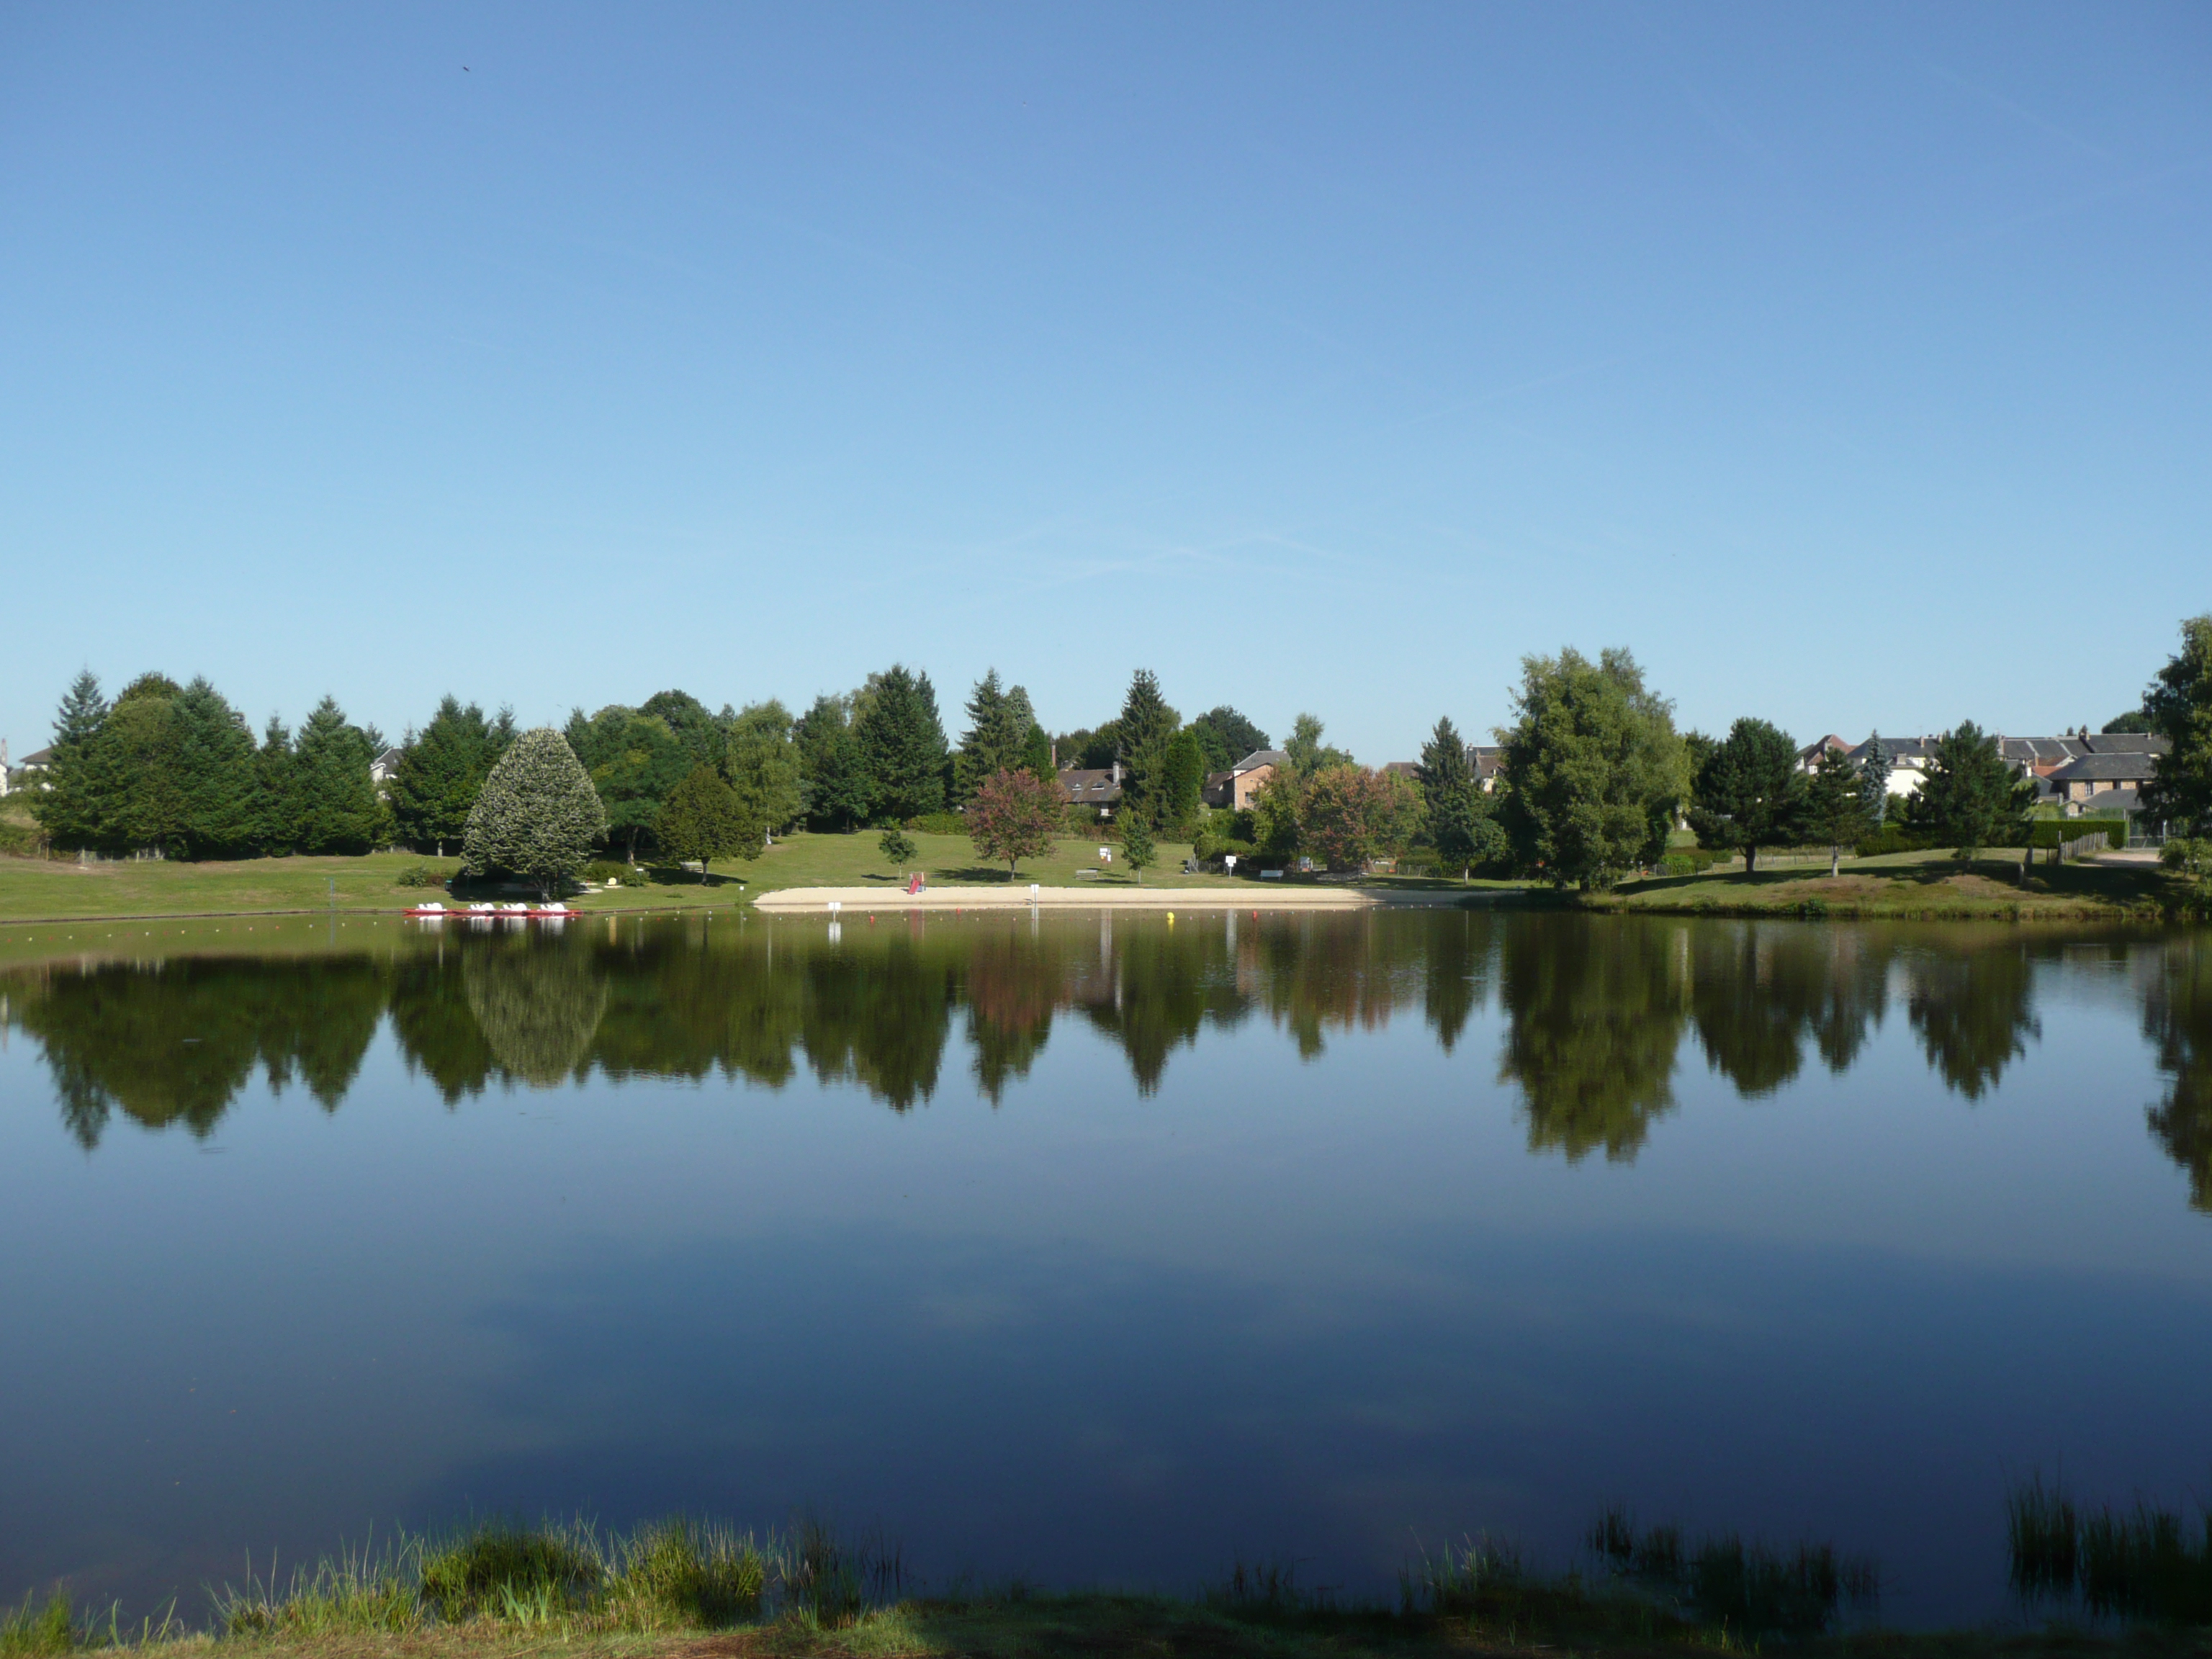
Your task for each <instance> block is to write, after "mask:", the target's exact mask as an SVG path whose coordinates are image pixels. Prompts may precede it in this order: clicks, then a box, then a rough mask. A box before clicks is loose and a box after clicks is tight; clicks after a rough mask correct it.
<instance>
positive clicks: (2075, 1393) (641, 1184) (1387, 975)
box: [0, 911, 2212, 1624]
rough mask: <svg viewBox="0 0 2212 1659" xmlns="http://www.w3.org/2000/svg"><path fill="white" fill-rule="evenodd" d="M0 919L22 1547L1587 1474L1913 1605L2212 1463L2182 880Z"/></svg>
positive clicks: (235, 1542) (1179, 1524)
mask: <svg viewBox="0 0 2212 1659" xmlns="http://www.w3.org/2000/svg"><path fill="white" fill-rule="evenodd" d="M0 935H3V936H0V951H6V952H8V953H9V955H8V956H7V957H5V958H4V960H5V961H6V962H8V963H12V964H13V965H8V966H0V1331H4V1332H5V1333H6V1338H7V1342H6V1351H7V1363H6V1364H5V1365H4V1366H0V1598H20V1597H21V1595H22V1594H23V1593H24V1592H25V1591H27V1590H29V1589H33V1587H44V1586H45V1585H46V1584H47V1583H51V1582H52V1580H54V1579H56V1578H57V1577H64V1576H66V1577H68V1579H69V1580H70V1583H72V1585H74V1586H75V1587H76V1589H78V1590H79V1591H80V1592H81V1593H82V1594H84V1595H94V1596H101V1597H105V1596H108V1595H120V1596H122V1597H124V1598H125V1607H126V1611H131V1612H143V1611H145V1610H148V1609H149V1607H155V1606H156V1605H158V1603H159V1601H162V1600H165V1599H166V1598H167V1596H169V1595H172V1594H176V1595H179V1597H180V1604H179V1605H180V1610H182V1611H184V1612H185V1613H189V1614H190V1615H191V1616H192V1617H193V1618H195V1619H198V1618H202V1617H204V1611H205V1602H204V1596H203V1594H202V1590H203V1587H204V1585H206V1584H209V1583H216V1582H220V1581H222V1580H223V1579H226V1578H228V1579H233V1580H235V1579H237V1578H239V1577H240V1576H241V1574H242V1572H243V1571H244V1568H245V1565H246V1553H247V1551H248V1550H249V1549H251V1550H252V1552H253V1553H254V1559H255V1563H256V1565H257V1569H258V1568H260V1567H264V1566H265V1565H266V1563H267V1559H268V1557H269V1555H270V1552H271V1551H272V1550H274V1551H276V1552H277V1553H278V1555H279V1559H280V1560H281V1561H283V1562H289V1561H292V1560H296V1559H301V1557H303V1556H310V1555H313V1554H314V1553H320V1552H323V1551H326V1550H329V1549H331V1548H332V1547H335V1546H337V1544H338V1543H340V1542H341V1541H344V1540H349V1539H350V1540H358V1539H360V1538H362V1536H363V1535H365V1534H368V1533H369V1532H370V1530H371V1528H374V1529H375V1531H376V1532H377V1534H380V1535H381V1534H383V1533H385V1532H386V1531H388V1530H389V1529H390V1528H392V1527H393V1526H394V1525H395V1524H397V1525H404V1526H409V1527H413V1528H420V1527H422V1526H424V1525H428V1524H434V1523H436V1522H443V1521H449V1520H453V1519H457V1518H459V1517H461V1516H465V1515H467V1514H469V1513H471V1512H474V1513H478V1514H482V1513H484V1512H486V1511H508V1512H514V1511H519V1512H521V1513H523V1514H525V1515H527V1516H537V1515H539V1514H542V1513H545V1512H554V1513H557V1514H562V1515H571V1514H578V1513H580V1514H584V1515H586V1516H596V1517H598V1518H599V1519H600V1520H602V1521H604V1522H610V1523H621V1522H629V1521H632V1520H635V1519H637V1518H640V1517H643V1516H653V1515H658V1514H664V1513H667V1512H669V1511H672V1510H696V1511H708V1512H712V1513H714V1514H716V1515H719V1516H726V1517H729V1518H732V1519H734V1520H736V1521H738V1522H741V1523H744V1524H750V1525H758V1526H772V1525H780V1524H781V1523H783V1522H786V1521H787V1520H788V1519H789V1518H790V1517H791V1516H793V1514H794V1513H795V1512H797V1511H799V1510H810V1511H811V1512H814V1513H816V1514H819V1515H823V1516H828V1517H829V1518H831V1519H833V1520H834V1521H835V1522H838V1523H839V1524H841V1525H842V1526H844V1527H846V1528H850V1529H853V1530H854V1531H864V1530H867V1529H870V1528H878V1529H880V1531H881V1532H882V1533H883V1534H884V1535H885V1536H887V1537H889V1538H890V1539H894V1540H896V1541H898V1542H899V1543H900V1544H901V1545H902V1547H903V1548H904V1551H905V1555H906V1559H907V1560H908V1564H909V1565H910V1566H912V1567H913V1568H914V1569H915V1570H916V1571H919V1572H920V1573H921V1576H922V1577H923V1578H924V1579H925V1580H927V1581H928V1582H932V1583H943V1582H945V1580H947V1579H949V1578H951V1577H954V1576H956V1575H958V1574H960V1573H963V1572H968V1573H972V1574H975V1575H977V1576H980V1577H984V1578H989V1579H1005V1578H1007V1577H1012V1576H1014V1575H1017V1574H1022V1575H1027V1576H1030V1577H1032V1578H1033V1579H1037V1580H1042V1581H1045V1582H1048V1583H1065V1584H1096V1583H1116V1584H1133V1585H1139V1586H1150V1587H1156V1588H1159V1589H1194V1588H1195V1587H1196V1586H1197V1585H1198V1584H1199V1583H1200V1582H1201V1581H1205V1580H1208V1579H1211V1578H1213V1577H1216V1576H1217V1575H1218V1574H1220V1573H1222V1572H1224V1571H1225V1570H1226V1569H1227V1567H1228V1566H1229V1565H1230V1564H1231V1561H1232V1560H1234V1559H1237V1557H1239V1556H1240V1555H1241V1556H1242V1557H1243V1559H1247V1560H1251V1559H1259V1558H1271V1559H1296V1560H1297V1561H1298V1562H1299V1563H1300V1564H1301V1571H1302V1576H1303V1577H1304V1578H1305V1579H1306V1581H1307V1582H1309V1583H1323V1584H1338V1585H1342V1586H1344V1587H1346V1589H1348V1590H1351V1591H1353V1592H1366V1591H1379V1590H1382V1589H1384V1588H1386V1587H1387V1586H1388V1585H1389V1583H1391V1582H1392V1581H1393V1577H1394V1575H1395V1570H1396V1567H1397V1565H1398V1564H1399V1563H1400V1561H1401V1560H1402V1559H1404V1558H1405V1557H1406V1556H1407V1554H1408V1553H1410V1552H1411V1551H1412V1550H1413V1549H1414V1548H1415V1547H1417V1546H1418V1545H1419V1544H1421V1543H1426V1544H1429V1545H1430V1546H1431V1547H1433V1546H1436V1545H1437V1544H1440V1543H1442V1542H1443V1541H1446V1540H1449V1539H1455V1538H1457V1537H1458V1536H1459V1535H1460V1534H1463V1533H1468V1532H1474V1531H1478V1530H1482V1529H1488V1530H1489V1531H1490V1532H1491V1533H1492V1534H1500V1533H1503V1534H1510V1535H1512V1536H1514V1537H1516V1538H1518V1539H1519V1540H1521V1541H1522V1543H1523V1544H1524V1545H1525V1546H1526V1547H1528V1550H1529V1551H1530V1553H1532V1554H1533V1555H1534V1556H1535V1557H1536V1558H1538V1559H1541V1560H1544V1561H1547V1562H1549V1563H1551V1564H1553V1565H1566V1564H1567V1563H1568V1562H1569V1561H1570V1560H1571V1559H1573V1557H1574V1554H1575V1552H1576V1551H1577V1547H1578V1541H1579V1539H1580V1536H1581V1534H1582V1531H1583V1528H1584V1527H1585V1526H1586V1525H1587V1524H1588V1523H1589V1522H1590V1521H1591V1520H1592V1519H1593V1518H1594V1517H1595V1516H1596V1515H1597V1513H1598V1512H1599V1511H1600V1510H1601V1509H1602V1508H1603V1507H1604V1506H1606V1505H1607V1504H1612V1503H1616V1502H1618V1503H1625V1504H1629V1505H1632V1507H1633V1508H1634V1510H1636V1511H1637V1513H1638V1516H1641V1517H1642V1518H1643V1519H1644V1520H1645V1521H1647V1522H1656V1521H1666V1520H1674V1521H1679V1522H1681V1523H1682V1524H1683V1525H1684V1526H1685V1527H1686V1528H1687V1529H1689V1530H1690V1531H1692V1532H1693V1533H1694V1532H1697V1531H1699V1530H1704V1529H1713V1530H1718V1529H1723V1528H1730V1529H1740V1530H1741V1531H1743V1532H1745V1533H1746V1534H1756V1535H1760V1536H1764V1537H1766V1538H1768V1539H1771V1540H1773V1541H1778V1542H1781V1541H1796V1540H1797V1539H1799V1538H1803V1537H1811V1538H1817V1539H1826V1540H1831V1541H1834V1542H1835V1543H1836V1544H1838V1546H1840V1547H1844V1548H1846V1549H1849V1550H1851V1551H1855V1552H1861V1553H1869V1554H1872V1555H1873V1556H1875V1557H1876V1558H1877V1559H1879V1561H1880V1563H1881V1571H1882V1577H1883V1592H1882V1608H1881V1610H1882V1613H1883V1615H1884V1617H1885V1618H1887V1619H1888V1620H1893V1621H1896V1622H1899V1623H1907V1624H1921V1623H1929V1622H1935V1621H1952V1620H1980V1619H1984V1618H1989V1617H1995V1616H1999V1615H2002V1613H2004V1612H2005V1610H2006V1608H2007V1606H2008V1602H2007V1599H2006V1592H2005V1588H2004V1585H2005V1575H2004V1561H2005V1557H2004V1528H2003V1511H2002V1501H2003V1497H2004V1494H2005V1492H2006V1491H2007V1489H2008V1486H2009V1485H2010V1484H2011V1483H2012V1482H2013V1481H2015V1480H2017V1479H2019V1478H2021V1477H2023V1476H2025V1475H2027V1474H2029V1473H2031V1472H2033V1471H2035V1470H2037V1469H2041V1470H2042V1471H2044V1472H2045V1474H2057V1473H2060V1472H2061V1471H2063V1475H2064V1478H2065V1480H2066V1481H2067V1483H2068V1484H2069V1486H2071V1487H2072V1488H2073V1490H2074V1491H2075V1494H2076V1495H2077V1496H2078V1497H2081V1498H2087V1499H2090V1500H2093V1501H2102V1500H2104V1499H2106V1498H2112V1499H2118V1500H2123V1501H2131V1500H2132V1498H2133V1497H2134V1495H2135V1494H2136V1493H2137V1492H2142V1493H2144V1494H2146V1495H2148V1496H2151V1497H2154V1498H2160V1499H2162V1500H2165V1501H2167V1502H2178V1501H2180V1500H2182V1499H2184V1498H2187V1497H2188V1496H2189V1495H2190V1494H2191V1493H2192V1492H2194V1493H2200V1494H2202V1493H2206V1492H2208V1477H2212V1412H2208V1411H2207V1410H2206V1408H2205V1407H2206V1402H2207V1400H2208V1398H2212V1213H2208V1206H2212V933H2205V932H2203V931H2201V930H2200V931H2197V932H2194V933H2191V932H2181V931H2172V932H2160V931H2153V930H2136V931H2124V930H2108V931H2101V932H2100V931H2078V930H2076V931H2057V930H2051V929H2037V928H2032V927H2021V926H2014V925H1993V926H1990V927H1981V926H1975V925H1965V924H1951V925H1916V926H1851V925H1845V924H1830V923H1815V922H1802V923H1801V922H1780V923H1759V924H1753V923H1746V922H1733V921H1673V920H1648V921H1623V920H1607V919H1589V918H1582V917H1576V916H1571V915H1546V914H1534V913H1528V914H1511V913H1500V914H1486V913H1475V912H1468V913H1462V912H1399V913H1393V912H1383V913H1370V914H1359V915H1253V914H1252V913H1250V912H1249V911H1247V912H1244V913H1241V914H1234V915H1228V916H1224V915H1221V914H1219V913H1218V912H1217V913H1214V914H1211V915H1187V916H1182V917H1180V918H1178V919H1176V921H1169V920H1168V919H1167V918H1166V917H1165V916H1164V915H1157V914H1151V915H1138V914H1123V915H1107V916H1103V917H1102V916H1101V915H1095V914H1094V915H1074V916H1066V915H1054V916H1048V917H1045V918H1043V919H1042V920H1041V921H1039V920H1033V919H1031V918H1030V917H1028V916H1025V915H1006V914H1001V913H991V914H982V915H966V916H960V915H931V916H930V917H928V918H927V920H926V921H925V920H924V919H922V918H921V917H919V916H914V917H909V916H905V915H889V914H886V915H883V916H882V917H881V918H880V919H878V921H874V922H872V923H871V922H869V921H866V920H864V919H860V918H848V919H847V920H846V921H845V922H844V924H843V926H842V936H841V934H840V932H839V930H836V929H833V928H832V927H830V926H829V924H828V922H827V921H826V920H816V919H811V918H808V919H787V920H781V921H777V920H771V919H768V918H764V917H761V916H757V915H755V916H750V917H746V916H744V915H740V914H738V913H736V912H728V913H724V914H722V915H717V916H716V917H714V919H713V920H711V921H708V920H707V919H705V918H703V917H692V918H688V919H675V920H659V921H640V920H635V919H622V920H619V921H617V920H609V919H602V920H597V921H591V922H588V923H582V924H571V925H569V926H568V927H566V928H565V929H563V930H557V931H556V930H550V929H538V930H534V931H516V932H496V931H487V932H485V933H480V934H479V933H471V932H469V931H467V929H466V927H465V926H464V925H460V924H454V925H450V926H447V927H445V928H444V929H443V931H442V932H441V931H440V930H439V929H437V928H435V927H422V926H418V925H415V924H408V923H401V922H398V921H373V920H366V919H362V918H354V919H351V920H349V921H346V922H344V923H342V924H341V923H339V922H337V921H299V920H295V921H271V920H268V919H264V920H261V921H258V922H256V923H253V924H251V925H249V924H247V923H245V922H228V923H222V924H213V923H205V924H197V925H191V926H185V925H180V924H177V923H167V924H161V923H119V922H118V923H92V924H77V925H76V926H74V927H67V928H58V927H50V926H41V927H32V928H9V929H6V930H0ZM65 935H66V937H64V936H65ZM44 951H53V952H56V953H57V954H56V955H55V956H54V957H52V958H51V959H49V960H46V961H45V962H43V963H41V962H39V961H36V960H34V959H33V958H34V957H37V956H38V955H39V954H40V952H44ZM61 953H67V954H61Z"/></svg>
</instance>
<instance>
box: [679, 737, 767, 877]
mask: <svg viewBox="0 0 2212 1659" xmlns="http://www.w3.org/2000/svg"><path fill="white" fill-rule="evenodd" d="M761 834H762V829H761V821H760V819H759V818H757V817H755V816H753V814H752V812H751V811H750V809H749V808H748V806H747V805H746V804H745V803H744V801H743V800H742V799H739V797H738V793H737V792H736V791H735V790H733V789H732V788H731V787H730V786H729V785H728V784H726V783H725V782H724V781H722V775H721V774H720V772H718V771H716V770H715V769H714V768H713V767H711V766H703V765H702V766H695V767H693V768H692V769H691V770H690V774H689V775H687V776H686V777H685V778H684V781H683V782H681V783H679V784H678V785H677V786H676V791H675V793H673V794H671V795H670V796H669V798H668V804H667V805H665V806H664V807H662V808H661V809H660V817H659V818H658V819H656V820H655V821H654V823H653V839H654V840H655V841H657V842H659V843H660V849H661V851H662V852H663V853H665V854H667V855H668V856H669V857H670V858H672V859H674V860H676V861H677V862H678V864H684V863H689V862H690V860H693V859H696V860H698V861H699V879H700V880H701V881H702V882H703V881H705V880H706V879H707V866H708V865H710V864H711V863H713V862H714V860H716V859H718V858H727V857H730V856H732V854H734V855H735V856H737V857H738V858H743V859H750V858H755V857H757V856H758V855H759V854H760V850H761Z"/></svg>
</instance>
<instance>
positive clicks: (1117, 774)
mask: <svg viewBox="0 0 2212 1659" xmlns="http://www.w3.org/2000/svg"><path fill="white" fill-rule="evenodd" d="M1114 787H1115V788H1116V789H1119V788H1120V787H1121V757H1120V756H1119V755H1116V756H1115V757H1114Z"/></svg>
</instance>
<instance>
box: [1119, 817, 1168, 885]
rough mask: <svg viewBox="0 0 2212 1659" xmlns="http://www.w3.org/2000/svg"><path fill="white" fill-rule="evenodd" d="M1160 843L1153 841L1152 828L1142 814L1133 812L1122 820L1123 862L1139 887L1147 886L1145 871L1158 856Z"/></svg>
mask: <svg viewBox="0 0 2212 1659" xmlns="http://www.w3.org/2000/svg"><path fill="white" fill-rule="evenodd" d="M1158 853H1159V846H1158V842H1154V841H1153V839H1152V825H1151V824H1149V823H1146V822H1145V815H1144V814H1143V813H1142V812H1131V813H1128V814H1127V815H1126V816H1124V817H1123V818H1122V819H1121V862H1122V863H1124V864H1126V865H1127V866H1129V869H1130V872H1131V873H1133V875H1134V876H1135V877H1136V878H1137V885H1138V886H1139V887H1142V886H1143V885H1144V884H1145V871H1146V868H1147V867H1148V866H1150V865H1151V864H1152V860H1154V859H1155V858H1156V857H1158Z"/></svg>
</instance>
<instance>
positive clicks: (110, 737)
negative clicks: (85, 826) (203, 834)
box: [94, 674, 185, 854]
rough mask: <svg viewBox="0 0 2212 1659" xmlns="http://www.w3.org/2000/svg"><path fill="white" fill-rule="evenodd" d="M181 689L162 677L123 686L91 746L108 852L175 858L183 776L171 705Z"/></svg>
mask: <svg viewBox="0 0 2212 1659" xmlns="http://www.w3.org/2000/svg"><path fill="white" fill-rule="evenodd" d="M183 691H184V688H183V687H182V686H180V685H179V684H177V683H176V682H175V681H174V680H173V679H170V678H168V677H167V675H164V674H141V675H140V676H139V677H138V678H137V679H135V680H133V681H131V684H128V685H126V686H125V687H124V688H123V690H122V691H121V692H120V693H119V694H118V696H117V697H116V699H115V706H114V707H113V708H110V709H109V710H108V711H107V718H106V720H103V721H102V722H100V738H99V741H98V742H97V743H96V744H94V778H95V780H96V782H95V786H94V787H96V788H97V789H98V790H99V792H100V797H101V811H100V817H101V822H102V826H103V831H104V833H103V835H102V840H103V841H104V842H106V844H107V845H108V846H109V847H110V848H112V850H114V851H116V852H118V853H123V852H160V853H164V854H167V853H173V852H181V851H182V850H183V848H184V842H185V792H184V772H183V769H182V768H181V767H180V765H179V763H178V755H177V746H178V738H179V731H178V726H177V721H176V718H175V715H176V702H177V699H178V697H179V696H181V695H183Z"/></svg>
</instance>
